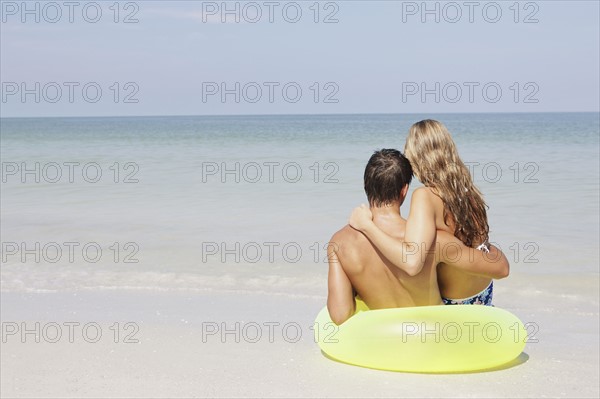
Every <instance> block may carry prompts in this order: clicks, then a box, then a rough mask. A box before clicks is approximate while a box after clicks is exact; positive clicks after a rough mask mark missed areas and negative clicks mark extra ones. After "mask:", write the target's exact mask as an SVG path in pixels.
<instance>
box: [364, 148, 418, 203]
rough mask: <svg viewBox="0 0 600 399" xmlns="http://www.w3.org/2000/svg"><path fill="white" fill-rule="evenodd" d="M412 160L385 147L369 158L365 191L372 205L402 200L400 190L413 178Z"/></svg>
mask: <svg viewBox="0 0 600 399" xmlns="http://www.w3.org/2000/svg"><path fill="white" fill-rule="evenodd" d="M412 175H413V171H412V167H411V166H410V162H409V161H408V159H406V157H405V156H404V155H402V153H401V152H400V151H398V150H393V149H389V148H385V149H383V150H380V151H375V153H374V154H373V155H372V156H371V158H370V159H369V162H368V163H367V167H366V168H365V192H366V193H367V199H368V200H369V205H370V206H382V205H386V204H389V203H391V202H393V201H399V200H400V191H402V188H403V187H404V186H405V185H406V184H410V181H411V180H412Z"/></svg>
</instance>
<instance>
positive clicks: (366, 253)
mask: <svg viewBox="0 0 600 399" xmlns="http://www.w3.org/2000/svg"><path fill="white" fill-rule="evenodd" d="M411 180H412V168H411V166H410V162H409V161H408V160H407V159H406V158H405V157H404V156H403V155H402V154H401V153H400V151H397V150H392V149H384V150H381V151H376V152H375V153H374V154H373V155H372V156H371V159H369V162H368V164H367V166H366V168H365V174H364V188H365V192H366V194H367V199H368V201H369V206H370V209H371V212H372V214H373V222H374V223H375V224H376V225H377V226H378V227H379V228H380V229H381V230H383V231H384V232H386V233H387V234H389V235H390V236H393V237H397V238H399V239H402V238H404V232H405V228H406V220H405V219H403V218H402V216H401V214H400V206H401V205H402V203H403V202H404V199H405V197H406V194H407V192H408V186H409V184H410V181H411ZM327 254H328V259H329V276H328V297H327V309H328V310H329V315H330V317H331V320H332V321H333V322H334V323H336V324H338V325H339V324H341V323H343V322H344V321H346V320H347V319H348V318H349V317H350V316H352V314H354V311H355V307H356V302H355V300H354V297H355V293H356V294H358V295H359V296H360V298H361V299H362V300H363V301H364V302H365V303H366V304H367V306H369V308H370V309H384V308H394V307H407V306H427V305H442V304H443V302H442V299H441V296H440V291H439V287H438V282H437V273H436V269H437V265H438V264H439V263H446V264H448V265H451V266H454V267H460V268H463V269H464V270H467V271H469V272H472V273H475V274H479V273H482V270H485V273H486V274H489V275H490V276H491V277H500V278H501V277H504V276H506V275H507V270H508V261H507V259H506V257H505V256H504V255H503V254H502V253H501V252H500V251H498V250H497V249H496V248H494V247H492V249H491V252H490V254H487V255H486V254H485V253H484V252H482V251H477V250H474V249H473V248H468V247H466V246H465V245H463V244H462V242H461V241H460V240H458V239H457V238H456V237H454V236H452V235H451V234H448V233H446V232H442V231H438V232H437V238H436V245H435V246H434V248H433V250H432V251H429V252H428V253H427V254H426V255H425V256H426V259H425V263H424V267H423V269H422V271H421V272H420V273H419V274H417V275H416V276H409V275H408V274H406V273H405V272H403V271H402V270H400V269H398V268H397V267H394V265H392V264H391V263H390V262H388V261H387V259H385V257H383V255H382V254H381V253H380V252H379V251H378V250H377V249H376V248H375V247H374V246H373V245H372V244H371V242H370V241H369V240H368V239H367V238H366V237H365V236H364V235H363V234H362V233H361V232H359V231H357V230H354V229H353V228H352V227H350V226H348V225H346V226H345V227H344V228H342V229H341V230H340V231H338V232H337V233H335V234H334V235H333V237H332V238H331V241H330V244H329V246H328V250H327Z"/></svg>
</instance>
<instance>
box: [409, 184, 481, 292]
mask: <svg viewBox="0 0 600 399" xmlns="http://www.w3.org/2000/svg"><path fill="white" fill-rule="evenodd" d="M417 190H423V191H424V192H426V193H427V196H428V197H429V200H430V201H431V202H432V203H433V205H434V209H435V223H436V228H437V230H442V231H446V232H448V233H450V234H452V235H455V225H456V224H455V222H454V218H453V217H452V215H451V214H449V213H446V214H447V215H448V217H447V220H444V214H445V212H444V203H443V201H442V199H441V198H440V197H439V196H437V195H436V194H435V192H434V190H433V189H431V188H429V187H422V188H418V189H417ZM446 222H447V223H446ZM437 275H438V285H439V288H440V293H441V294H442V297H444V298H447V299H462V298H468V297H471V296H473V295H476V294H478V293H480V292H481V291H483V290H484V289H485V288H487V287H488V286H489V284H490V282H491V281H492V279H491V278H489V277H484V276H479V275H475V274H469V273H466V272H465V271H463V270H461V269H458V268H455V267H451V266H448V265H446V264H444V263H441V264H439V265H438V267H437Z"/></svg>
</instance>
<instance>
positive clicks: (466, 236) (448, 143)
mask: <svg viewBox="0 0 600 399" xmlns="http://www.w3.org/2000/svg"><path fill="white" fill-rule="evenodd" d="M404 153H405V155H406V157H407V158H408V159H409V161H410V163H411V165H412V168H413V171H414V173H415V176H416V177H417V178H418V179H419V180H420V181H421V183H423V184H424V185H425V186H426V187H430V188H432V189H433V191H434V193H435V194H436V195H437V196H439V197H440V198H441V200H442V202H443V203H444V222H445V223H446V225H448V216H449V215H451V216H452V218H453V219H454V223H455V226H456V228H455V231H454V235H455V236H456V237H457V238H458V239H459V240H461V241H462V242H463V243H464V244H465V245H466V246H468V247H475V246H477V245H479V244H481V243H484V242H488V238H489V225H488V221H487V212H486V207H487V206H486V204H485V201H484V200H483V195H482V194H481V192H480V191H479V189H477V187H475V185H474V184H473V179H472V178H471V174H470V173H469V170H468V169H467V167H466V166H465V164H464V163H463V161H462V160H461V159H460V157H459V156H458V151H457V149H456V144H454V140H452V136H450V132H448V130H447V129H446V127H445V126H444V125H443V124H442V123H440V122H438V121H434V120H431V119H426V120H423V121H420V122H417V123H415V124H414V125H412V126H411V128H410V131H409V133H408V137H407V138H406V145H405V147H404Z"/></svg>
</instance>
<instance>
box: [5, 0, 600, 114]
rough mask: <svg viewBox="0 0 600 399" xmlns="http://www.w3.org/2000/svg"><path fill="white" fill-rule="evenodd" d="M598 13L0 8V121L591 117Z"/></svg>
mask: <svg viewBox="0 0 600 399" xmlns="http://www.w3.org/2000/svg"><path fill="white" fill-rule="evenodd" d="M599 3H600V2H598V1H535V2H531V1H530V2H527V1H523V2H516V1H497V2H489V1H471V2H470V1H457V2H439V1H428V2H422V1H418V2H411V1H408V2H407V1H322V2H316V1H296V2H293V1H268V0H267V1H255V2H245V1H228V2H223V1H217V2H211V1H208V2H207V1H182V2H174V1H169V2H167V1H135V2H132V1H130V2H127V1H123V2H115V1H97V2H88V1H74V2H68V1H56V2H38V1H28V2H22V1H1V3H0V12H1V16H0V17H1V25H0V81H1V83H2V87H1V99H0V100H1V102H0V106H1V109H0V116H2V117H15V116H16V117H27V116H126V115H237V114H341V113H420V112H428V113H430V112H435V113H440V112H449V113H455V112H456V113H464V112H598V111H599V107H600V105H599V87H600V82H599V75H600V72H599V71H600V66H599V51H600V50H599V49H600V43H599V41H600V32H599V24H600V23H599V18H600V17H599V15H600V9H599Z"/></svg>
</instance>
